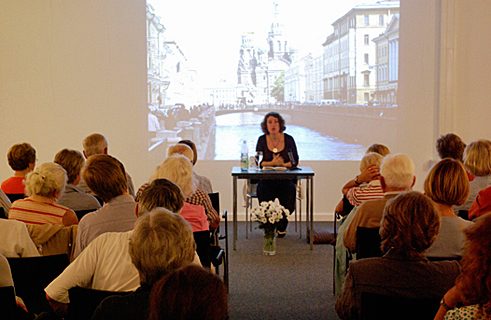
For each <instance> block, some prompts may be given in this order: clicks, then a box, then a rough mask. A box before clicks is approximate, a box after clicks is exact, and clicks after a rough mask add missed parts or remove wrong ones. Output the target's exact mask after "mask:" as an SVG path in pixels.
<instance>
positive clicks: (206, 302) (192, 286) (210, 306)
mask: <svg viewBox="0 0 491 320" xmlns="http://www.w3.org/2000/svg"><path fill="white" fill-rule="evenodd" d="M148 319H149V320H167V319H176V320H177V319H181V320H184V319H200V320H225V319H228V306H227V289H226V288H225V285H224V284H223V282H222V280H221V279H220V278H218V277H217V276H215V275H214V274H211V273H210V272H208V271H206V270H205V269H203V268H200V267H196V266H187V267H184V268H181V269H178V270H176V271H174V272H172V273H170V274H168V275H166V276H164V277H163V278H162V279H161V280H159V281H158V282H157V283H156V284H155V285H154V287H153V289H152V293H151V296H150V308H149V317H148Z"/></svg>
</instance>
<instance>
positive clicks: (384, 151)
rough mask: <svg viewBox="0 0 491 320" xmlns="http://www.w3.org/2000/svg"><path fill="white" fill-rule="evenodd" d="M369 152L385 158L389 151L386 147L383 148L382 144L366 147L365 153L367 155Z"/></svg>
mask: <svg viewBox="0 0 491 320" xmlns="http://www.w3.org/2000/svg"><path fill="white" fill-rule="evenodd" d="M369 152H376V153H378V154H380V155H381V156H382V157H385V156H386V155H388V154H389V153H390V150H389V148H388V147H387V146H385V145H383V144H378V143H374V144H372V145H371V146H369V147H368V149H367V152H366V153H369Z"/></svg>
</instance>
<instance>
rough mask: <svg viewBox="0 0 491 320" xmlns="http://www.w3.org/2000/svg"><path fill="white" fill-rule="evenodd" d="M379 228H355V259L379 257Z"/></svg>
mask: <svg viewBox="0 0 491 320" xmlns="http://www.w3.org/2000/svg"><path fill="white" fill-rule="evenodd" d="M380 243H381V239H380V234H379V228H365V227H358V228H357V229H356V259H364V258H370V257H381V256H382V250H381V249H380Z"/></svg>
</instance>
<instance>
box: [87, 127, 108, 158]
mask: <svg viewBox="0 0 491 320" xmlns="http://www.w3.org/2000/svg"><path fill="white" fill-rule="evenodd" d="M82 144H83V147H84V154H85V156H86V157H87V158H88V157H90V156H93V155H95V154H103V153H104V149H106V148H107V140H106V138H105V137H104V136H103V135H102V134H100V133H93V134H91V135H89V136H87V137H86V138H85V139H84V141H83V142H82Z"/></svg>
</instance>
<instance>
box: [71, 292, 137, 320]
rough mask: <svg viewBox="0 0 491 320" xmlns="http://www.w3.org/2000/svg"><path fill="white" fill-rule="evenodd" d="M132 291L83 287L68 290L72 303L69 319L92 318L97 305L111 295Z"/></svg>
mask: <svg viewBox="0 0 491 320" xmlns="http://www.w3.org/2000/svg"><path fill="white" fill-rule="evenodd" d="M129 293H131V291H119V292H117V291H104V290H95V289H89V288H82V287H74V288H71V289H70V290H68V296H69V298H70V304H69V306H68V316H67V318H66V319H68V320H86V319H90V318H92V314H93V313H94V311H95V309H96V308H97V306H98V305H99V304H100V303H101V301H102V300H104V299H105V298H107V297H109V296H115V295H120V296H122V295H126V294H129Z"/></svg>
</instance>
